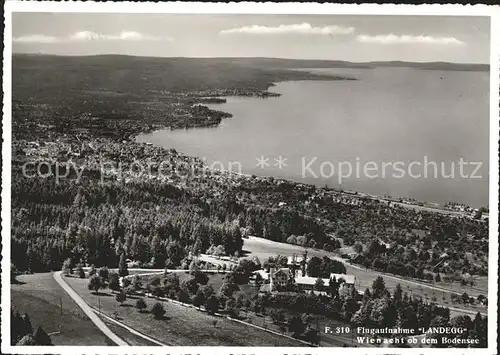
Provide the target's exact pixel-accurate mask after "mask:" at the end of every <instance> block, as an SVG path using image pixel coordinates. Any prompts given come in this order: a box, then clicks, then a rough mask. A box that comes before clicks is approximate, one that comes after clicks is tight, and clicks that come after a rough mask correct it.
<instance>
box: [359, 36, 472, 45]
mask: <svg viewBox="0 0 500 355" xmlns="http://www.w3.org/2000/svg"><path fill="white" fill-rule="evenodd" d="M356 40H357V41H358V42H362V43H379V44H414V43H416V44H418V43H422V44H455V45H464V44H465V43H464V42H462V41H460V40H458V39H456V38H455V37H433V36H423V35H420V36H412V35H395V34H392V33H391V34H385V35H376V36H370V35H363V34H360V35H358V36H356Z"/></svg>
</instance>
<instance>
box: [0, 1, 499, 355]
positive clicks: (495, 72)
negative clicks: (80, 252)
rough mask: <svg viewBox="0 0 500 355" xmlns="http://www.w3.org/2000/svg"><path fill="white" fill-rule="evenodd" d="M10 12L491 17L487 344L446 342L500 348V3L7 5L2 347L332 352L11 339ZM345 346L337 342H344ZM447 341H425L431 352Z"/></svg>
mask: <svg viewBox="0 0 500 355" xmlns="http://www.w3.org/2000/svg"><path fill="white" fill-rule="evenodd" d="M12 12H96V13H97V12H107V13H184V14H188V13H227V14H230V13H233V14H236V13H252V14H311V15H312V14H337V15H356V14H357V15H441V16H443V15H446V16H452V15H455V16H456V15H458V16H486V17H490V18H491V44H490V171H491V172H492V173H491V174H490V182H489V183H490V190H489V198H490V200H489V206H490V219H489V228H490V229H489V230H490V239H489V251H490V252H489V264H488V265H489V266H490V269H489V282H488V299H489V300H491V301H490V302H489V305H488V348H487V349H477V348H474V349H463V348H455V349H446V350H445V351H446V352H447V353H449V354H472V353H474V354H494V353H497V302H496V301H497V287H498V285H497V277H498V270H497V265H498V155H497V154H498V140H499V117H498V116H499V106H498V105H499V59H500V50H499V49H500V7H498V6H495V7H493V6H486V5H475V6H471V5H465V6H464V5H392V4H388V5H376V4H361V5H357V4H353V5H344V4H317V3H315V4H311V3H251V2H247V3H228V4H226V3H187V2H186V3H179V2H177V3H173V2H170V3H152V2H149V3H133V2H126V3H125V2H119V3H118V2H117V3H113V2H105V3H95V2H20V1H9V0H7V1H6V3H5V6H4V14H5V15H4V16H5V32H4V53H3V54H4V56H3V58H4V61H3V70H4V75H3V88H4V100H3V118H2V125H3V144H2V158H3V159H2V215H1V217H2V247H3V248H2V264H1V265H2V319H1V320H2V322H1V331H2V335H3V336H2V346H1V350H2V353H14V354H47V353H51V354H56V353H59V354H75V353H92V354H108V353H113V354H130V353H133V354H165V353H169V354H217V355H223V354H247V353H252V354H269V353H275V354H276V353H278V354H279V353H283V354H289V353H293V354H313V353H314V354H325V355H326V354H329V353H331V352H332V351H335V348H326V347H325V348H295V347H294V348H277V347H169V348H168V349H165V348H162V347H149V346H148V347H138V346H131V347H106V346H93V347H90V346H89V347H87V346H74V347H73V346H50V347H43V346H11V345H10V337H9V334H10V316H9V314H10V313H9V309H10V306H11V302H10V300H11V298H10V297H11V295H10V276H9V270H10V220H11V211H10V198H11V191H10V186H11V185H10V183H11V175H10V172H11V143H12V138H11V133H12V128H11V121H12V118H11V89H10V88H11V82H12V67H11V65H12V63H11V62H12V57H11V56H12ZM347 349H349V350H348V351H349V353H350V354H380V353H405V354H421V353H422V351H423V350H424V349H420V348H413V349H406V348H405V349H402V348H362V347H357V348H345V350H347ZM339 350H340V349H339ZM443 350H444V349H433V348H426V349H425V350H424V351H425V353H426V354H437V353H440V352H442V351H443Z"/></svg>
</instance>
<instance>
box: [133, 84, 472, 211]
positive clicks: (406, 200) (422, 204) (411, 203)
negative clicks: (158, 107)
mask: <svg viewBox="0 0 500 355" xmlns="http://www.w3.org/2000/svg"><path fill="white" fill-rule="evenodd" d="M335 78H337V77H335ZM337 80H359V79H357V78H350V79H349V78H347V79H333V80H332V81H337ZM289 81H314V79H311V80H283V81H276V82H272V83H270V84H269V85H268V87H267V88H266V89H265V90H262V91H261V93H272V94H273V95H270V96H266V97H263V96H259V95H245V94H240V95H232V94H227V95H219V96H211V97H213V98H216V99H219V98H223V99H224V100H225V98H226V97H246V98H254V99H258V98H262V99H267V98H268V97H276V98H278V97H280V96H281V95H282V94H281V93H279V92H273V91H271V92H270V91H269V89H270V88H271V87H274V86H276V84H278V83H283V82H289ZM320 81H323V80H322V79H321V80H320ZM324 81H328V80H324ZM193 101H194V103H193V105H198V103H196V99H193ZM226 103H227V101H224V102H214V103H209V105H223V104H226ZM204 107H207V106H204ZM207 109H208V110H209V111H210V112H217V113H220V112H222V113H224V114H227V115H228V116H227V118H229V117H234V116H233V114H232V113H230V112H226V111H219V110H213V109H212V108H210V107H207ZM224 118H226V117H223V119H224ZM221 122H222V119H221V120H220V121H219V122H217V123H213V124H208V125H197V126H191V127H185V128H184V130H190V129H197V128H216V127H218V126H219V125H220V123H221ZM180 129H183V128H182V127H177V128H172V127H170V128H168V127H166V126H165V127H162V128H156V129H154V130H152V131H143V132H138V133H135V134H133V135H131V136H129V139H130V140H131V141H132V142H134V143H138V144H150V145H154V146H156V147H159V148H162V149H166V150H170V149H175V150H176V151H177V152H178V153H180V154H182V155H185V156H188V157H192V158H196V159H201V158H200V157H199V156H191V155H188V154H186V153H184V152H182V151H178V150H177V148H175V147H170V148H165V147H163V146H161V145H158V144H154V143H151V142H145V141H143V142H140V141H138V140H137V138H138V136H140V135H147V134H153V133H156V132H159V131H167V130H169V131H174V130H180ZM212 170H214V169H212ZM215 171H218V172H221V173H228V174H229V175H231V174H234V175H238V176H244V177H253V176H256V177H260V178H263V179H267V180H269V179H273V180H275V181H281V182H287V183H291V184H295V185H303V186H309V187H313V186H314V187H315V188H317V189H321V190H324V191H332V192H335V193H337V194H340V195H342V196H358V197H361V198H368V199H370V200H375V201H379V202H387V203H388V204H397V205H400V206H402V207H405V208H417V209H423V210H427V211H430V212H436V213H443V214H450V215H456V216H457V217H466V216H467V213H465V212H464V211H454V210H450V209H446V208H444V205H443V204H438V203H435V202H432V201H417V200H415V198H413V197H411V196H399V197H394V196H380V195H374V194H370V193H367V192H363V191H358V190H354V191H352V190H343V189H336V188H331V187H324V186H319V185H315V184H311V183H305V182H300V181H296V180H293V179H290V178H279V177H276V176H273V175H257V174H248V173H236V172H232V171H230V172H226V171H225V170H218V169H215ZM480 207H481V206H479V207H477V208H480Z"/></svg>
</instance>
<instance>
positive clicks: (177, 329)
mask: <svg viewBox="0 0 500 355" xmlns="http://www.w3.org/2000/svg"><path fill="white" fill-rule="evenodd" d="M65 280H66V281H67V282H68V284H69V285H70V286H71V287H72V288H73V289H74V290H75V291H76V292H77V293H78V294H79V295H80V296H81V297H82V298H83V299H84V300H85V301H86V302H87V303H89V304H90V305H91V306H93V307H95V308H98V307H99V303H100V309H101V311H102V312H103V313H105V314H107V315H108V316H114V314H115V312H116V315H117V317H118V318H117V320H119V321H121V322H123V323H124V324H126V325H128V326H129V327H132V328H134V329H136V330H137V331H140V332H142V333H144V334H147V335H149V336H150V337H152V338H155V339H157V340H158V341H161V342H163V343H166V344H169V345H173V346H181V345H183V346H301V345H302V344H301V343H299V342H296V341H294V340H291V339H287V338H284V337H279V336H276V335H274V334H270V333H267V332H265V331H262V330H259V329H256V328H253V327H249V326H246V325H243V324H239V323H236V322H233V321H231V320H228V319H226V318H222V317H214V316H210V315H208V314H206V313H203V312H200V311H198V310H196V309H193V308H187V307H184V306H181V305H178V304H174V303H172V302H163V305H164V307H165V309H166V314H165V319H164V320H155V319H154V318H153V316H152V315H151V314H149V313H139V312H138V311H137V309H135V308H134V304H135V302H136V299H132V298H130V299H128V300H127V301H126V302H125V303H124V305H123V306H120V305H119V304H118V302H117V301H116V300H115V297H114V295H112V294H111V293H110V291H109V290H105V291H101V292H100V296H99V300H98V297H97V296H96V295H93V294H92V293H91V292H90V291H89V290H88V289H87V283H88V279H76V278H66V279H65ZM145 301H146V303H147V305H148V309H149V308H151V306H152V305H153V304H154V303H155V302H156V301H155V300H154V299H149V298H145ZM214 320H216V321H217V322H216V324H215V325H214V323H213V322H214Z"/></svg>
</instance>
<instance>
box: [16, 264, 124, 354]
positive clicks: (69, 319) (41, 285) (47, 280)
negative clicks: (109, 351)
mask: <svg viewBox="0 0 500 355" xmlns="http://www.w3.org/2000/svg"><path fill="white" fill-rule="evenodd" d="M17 280H18V281H19V282H20V283H18V284H12V285H11V299H12V302H11V303H12V306H13V307H14V308H15V309H17V310H18V311H19V312H21V313H28V315H29V317H30V320H31V323H32V325H33V328H34V330H36V328H37V327H38V326H39V325H40V326H42V328H43V329H44V330H45V332H47V334H50V337H51V339H52V343H53V344H54V345H80V346H90V345H102V346H104V345H115V344H114V343H113V342H111V341H110V340H109V339H108V338H107V337H105V336H104V335H103V334H102V333H101V331H100V330H99V329H98V328H97V327H96V326H95V325H94V324H93V323H92V321H91V320H90V319H88V318H87V316H86V315H85V314H84V313H83V312H82V311H81V309H80V308H79V307H78V305H77V304H76V303H75V302H74V301H73V300H72V299H71V298H70V297H69V296H68V295H67V294H66V293H65V292H64V291H63V290H62V289H61V287H59V285H58V284H57V282H56V281H55V280H54V279H53V277H52V273H43V274H33V275H20V276H18V277H17ZM61 304H62V314H61ZM56 332H57V333H56ZM51 333H52V334H51Z"/></svg>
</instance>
